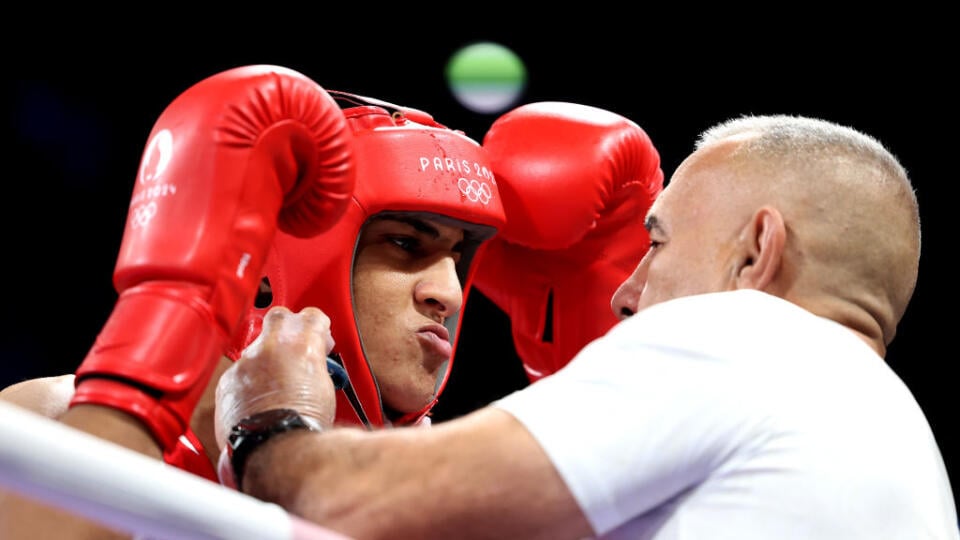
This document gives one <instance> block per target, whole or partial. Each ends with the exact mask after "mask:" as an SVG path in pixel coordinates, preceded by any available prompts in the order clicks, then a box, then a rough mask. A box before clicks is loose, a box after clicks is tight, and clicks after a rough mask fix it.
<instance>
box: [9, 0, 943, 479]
mask: <svg viewBox="0 0 960 540" xmlns="http://www.w3.org/2000/svg"><path fill="white" fill-rule="evenodd" d="M21 15H22V16H19V17H15V16H13V15H11V17H10V19H8V23H10V24H8V26H10V27H11V28H9V29H8V31H12V30H13V29H14V28H13V27H16V26H18V25H22V27H21V28H19V30H20V31H21V34H20V35H21V36H22V37H19V38H17V39H16V40H13V39H12V38H11V37H10V36H9V35H8V36H7V37H5V38H4V40H7V41H8V42H7V43H5V44H4V47H5V50H6V56H7V63H6V64H5V66H4V67H5V71H6V76H5V82H4V85H5V87H6V89H7V91H8V92H9V99H7V100H5V103H6V107H5V113H6V114H5V120H6V126H7V129H8V131H9V137H8V138H7V140H8V142H7V147H6V148H7V150H6V151H5V152H4V162H5V164H6V166H5V175H4V179H5V184H6V192H5V195H4V198H3V200H4V202H5V205H4V206H5V208H4V212H3V218H2V219H3V223H2V224H3V229H2V230H4V231H6V235H5V242H4V246H5V249H4V252H5V253H6V255H5V261H6V264H4V265H3V266H4V273H5V280H4V281H5V286H6V291H7V294H6V295H5V298H6V299H7V303H6V315H5V319H6V323H5V324H4V325H3V329H4V330H3V359H2V364H0V385H2V386H6V385H8V384H11V383H14V382H17V381H19V380H22V379H25V378H29V377H35V376H43V375H53V374H60V373H66V372H70V371H73V369H75V367H76V366H77V365H78V363H79V362H80V361H81V360H82V359H83V357H84V355H85V354H86V352H87V350H88V348H89V347H90V346H91V344H92V343H93V340H94V338H95V336H96V334H97V332H98V331H99V329H100V327H101V325H102V324H103V323H104V321H105V320H106V319H107V317H108V315H109V314H110V311H111V309H112V307H113V302H114V300H115V299H116V293H115V291H114V289H113V286H112V282H111V278H112V272H113V265H114V262H115V258H116V255H117V252H118V249H119V244H120V239H121V233H122V230H123V226H124V222H125V218H126V210H127V205H128V202H129V197H130V194H131V191H132V186H133V181H134V178H135V175H136V171H137V167H138V165H139V159H140V155H141V153H142V151H143V147H144V144H145V143H146V138H147V135H148V133H149V132H150V129H151V127H152V125H153V123H154V121H156V119H157V117H158V116H159V115H160V113H161V112H162V111H163V109H164V108H165V107H166V106H167V104H169V102H170V101H171V100H173V99H174V98H175V97H176V96H177V95H178V94H179V93H180V92H182V91H183V90H185V89H186V88H187V87H189V86H190V85H192V84H194V83H195V82H198V81H199V80H200V79H202V78H205V77H207V76H209V75H212V74H214V73H216V72H219V71H221V70H224V69H228V68H232V67H236V66H240V65H247V64H259V63H264V64H279V65H283V66H286V67H289V68H293V69H296V70H298V71H300V72H302V73H304V74H306V75H307V76H309V77H311V78H313V79H314V80H315V81H316V82H317V83H319V84H320V85H321V86H323V87H325V88H328V89H338V90H346V91H352V92H355V93H359V94H365V95H370V96H374V97H378V98H381V99H384V100H387V101H392V102H395V103H399V104H403V105H407V106H411V107H415V108H419V109H423V110H426V111H429V112H431V113H432V114H433V115H434V116H435V118H437V120H439V121H440V122H442V123H444V124H446V125H448V126H451V127H455V128H459V129H462V130H463V131H465V132H466V133H467V134H468V135H471V136H472V137H473V138H475V139H477V140H480V139H481V138H482V137H483V134H484V133H485V131H486V129H487V128H488V127H489V125H490V124H491V122H492V121H493V120H494V119H495V117H496V116H495V115H483V114H477V113H473V112H470V111H469V110H467V109H465V108H463V107H461V106H460V105H459V104H458V103H457V101H456V100H455V98H454V97H453V95H452V94H451V93H450V91H449V90H448V88H447V85H446V81H445V79H444V74H443V68H444V66H445V64H446V61H447V59H448V58H449V57H450V56H451V55H452V54H453V53H454V52H455V51H456V50H458V49H459V48H460V47H461V46H463V45H466V44H469V43H472V42H475V41H478V40H492V41H496V42H499V43H501V44H504V45H506V46H508V47H510V48H512V49H513V50H514V51H515V52H516V53H518V54H519V55H520V56H521V58H522V59H523V60H524V62H525V64H526V67H527V69H528V80H527V86H526V90H525V93H524V94H523V97H522V100H523V101H524V102H530V101H543V100H564V101H574V102H578V103H582V104H587V105H593V106H597V107H602V108H606V109H610V110H613V111H615V112H618V113H620V114H622V115H624V116H627V117H629V118H631V119H632V120H634V121H636V122H637V123H639V124H640V125H641V126H642V127H643V128H644V129H645V130H646V131H647V132H648V133H649V135H650V136H651V138H652V139H653V141H654V143H655V144H656V145H657V147H658V149H659V151H660V153H661V159H662V165H663V169H664V171H665V173H666V174H667V176H668V177H669V175H670V174H671V173H672V171H673V169H674V168H675V167H676V166H677V165H678V164H679V162H680V161H681V160H682V159H683V157H685V156H686V155H687V154H688V153H689V151H690V150H691V149H692V145H693V142H694V138H695V136H696V135H697V134H698V133H699V132H700V131H701V130H702V129H704V128H706V127H708V126H709V125H711V124H713V123H715V122H717V121H719V120H723V119H726V118H728V117H731V116H734V115H739V114H743V113H796V114H804V115H810V116H818V117H823V118H827V119H830V120H834V121H837V122H840V123H844V124H849V125H851V126H854V127H856V128H859V129H861V130H863V131H866V132H868V133H871V134H872V135H874V136H876V137H878V138H879V139H880V140H881V141H882V142H884V143H885V144H887V146H889V147H890V148H891V149H892V150H893V152H894V153H895V154H896V155H897V156H898V157H899V158H900V159H901V161H902V162H903V164H904V166H905V167H906V168H907V169H908V171H909V172H910V173H911V176H912V178H913V180H914V182H915V185H916V188H917V192H918V197H919V200H920V205H921V214H922V219H923V230H924V233H923V255H922V258H921V269H920V280H919V284H918V286H917V290H916V295H915V297H914V300H913V303H912V304H911V306H910V308H909V310H908V312H907V315H906V317H905V319H904V320H903V322H902V324H901V326H900V328H899V332H898V336H897V339H896V340H895V341H894V343H893V344H892V346H891V347H890V349H889V354H888V361H889V363H890V365H891V366H892V367H893V369H894V370H895V371H896V372H897V373H898V374H899V375H900V376H901V377H902V378H903V379H904V381H905V382H906V383H907V385H908V386H909V387H910V388H911V389H912V390H913V392H914V394H915V395H916V398H917V400H918V402H919V403H920V406H921V407H922V408H923V410H924V411H925V412H926V414H927V416H928V418H929V419H930V422H931V424H932V425H933V429H934V432H935V434H936V436H937V440H938V443H939V444H940V447H941V449H942V451H943V454H944V456H945V459H946V461H947V466H948V469H949V471H950V472H951V477H952V478H953V481H954V484H957V483H958V482H960V480H958V478H960V476H958V475H960V447H958V446H957V442H956V441H955V439H956V435H957V431H958V428H957V423H956V420H955V417H954V415H953V413H951V412H950V411H952V410H955V405H950V403H952V402H953V399H952V397H953V395H954V393H955V382H954V379H953V377H952V376H951V375H950V373H953V372H955V366H954V365H953V363H954V361H955V360H951V358H953V359H955V358H956V357H955V356H954V355H955V354H956V353H955V352H951V351H953V350H954V348H953V342H952V341H950V342H948V341H947V332H948V330H947V326H948V325H950V326H953V325H955V322H956V315H955V312H954V309H955V307H954V305H953V297H954V294H953V282H948V280H947V272H948V271H949V269H951V268H952V260H953V257H951V255H952V248H953V244H954V240H955V235H956V233H957V226H956V221H955V220H954V219H953V217H954V216H955V214H956V212H955V211H954V209H953V207H954V203H953V201H954V198H953V193H954V192H955V191H956V188H955V186H954V185H953V180H954V179H955V176H956V170H957V168H956V165H955V163H956V158H955V156H954V154H955V153H956V148H955V147H956V145H955V139H956V128H955V120H956V114H955V110H956V107H955V101H954V99H955V96H956V95H957V92H956V83H955V82H954V78H955V71H956V66H957V62H956V58H957V57H956V51H957V50H958V49H957V47H956V41H955V39H954V38H953V31H952V30H945V29H942V28H938V26H937V21H938V20H940V17H938V16H936V15H935V14H930V15H931V16H930V20H928V21H926V22H925V23H924V24H923V25H922V26H918V25H914V26H913V27H912V28H910V27H909V26H910V22H911V21H910V17H904V16H902V14H899V13H898V14H892V15H891V17H890V19H891V20H888V21H872V22H870V23H869V24H867V23H866V22H863V23H862V24H861V25H860V26H857V27H856V28H857V30H858V31H857V32H856V33H851V32H850V27H846V26H842V25H837V26H834V27H832V26H831V25H829V24H825V23H824V22H822V21H817V22H814V23H812V24H811V25H810V26H807V27H805V28H803V29H802V30H796V31H791V30H787V29H785V28H784V27H782V26H780V25H779V24H776V23H777V21H773V22H774V24H770V25H769V26H762V25H759V24H752V25H742V26H741V25H735V26H732V27H728V28H725V29H724V31H723V32H715V33H712V32H703V33H700V32H693V31H689V29H688V28H686V27H685V26H684V25H683V24H682V23H678V22H676V21H669V20H664V21H660V23H661V27H660V28H659V30H660V33H659V34H658V36H657V37H654V36H653V35H651V34H650V33H649V27H650V25H651V24H652V21H650V20H644V21H642V22H641V21H634V20H631V19H628V18H626V17H623V16H617V15H614V16H613V18H614V19H618V18H619V19H620V22H616V21H614V23H615V24H617V26H616V27H614V28H610V27H609V25H610V24H614V23H611V21H609V20H608V21H606V23H605V25H604V26H597V25H592V24H591V22H590V21H578V24H577V25H569V26H563V25H558V24H554V23H548V22H547V21H546V19H544V20H538V21H536V22H535V23H532V24H531V25H528V26H527V27H523V26H521V25H517V26H516V28H515V29H514V30H510V31H508V30H493V29H491V27H490V26H489V25H488V24H485V23H483V22H482V21H476V20H471V19H469V18H467V19H464V18H451V19H444V20H440V21H425V20H421V19H419V18H418V17H417V15H416V14H408V15H403V14H397V13H391V14H386V13H380V14H373V13H366V14H363V15H362V16H359V15H358V16H341V17H339V18H336V19H335V20H334V22H331V19H334V18H332V17H323V16H320V17H317V16H309V17H308V16H306V15H298V14H296V13H290V12H287V13H284V14H283V16H282V17H281V16H279V15H275V14H269V13H258V14H253V15H251V16H250V17H249V18H248V19H246V20H244V21H242V24H237V23H236V22H232V21H231V22H228V21H226V20H220V19H216V18H207V19H204V20H203V21H202V23H201V21H198V20H197V19H196V17H197V15H196V14H195V13H192V12H189V11H188V12H180V13H175V14H174V15H176V16H175V17H170V19H169V20H168V21H153V22H152V23H151V24H145V22H144V21H145V20H148V19H149V18H150V17H152V16H153V14H146V15H141V16H138V17H137V18H131V19H130V20H127V21H125V22H124V23H123V24H117V25H109V26H108V25H106V24H95V25H94V26H90V25H89V24H82V23H80V22H79V21H78V23H77V24H75V25H74V24H71V25H70V26H67V24H68V23H69V22H70V17H71V15H72V14H65V13H62V12H61V13H60V14H59V15H60V16H61V17H60V19H58V20H61V21H63V22H61V24H60V25H59V26H54V25H51V24H50V23H49V21H46V20H45V19H40V18H38V16H37V15H36V14H34V15H26V14H21ZM84 15H85V16H90V15H91V14H90V13H85V14H84ZM321 15H322V14H321ZM104 16H105V15H104ZM114 16H116V14H114ZM38 21H40V22H38ZM374 23H376V24H374ZM905 35H910V36H911V37H910V38H909V39H905V38H904V37H903V36H905ZM473 300H474V302H473V304H472V305H471V306H470V307H469V308H468V310H467V312H466V314H465V317H467V318H468V320H473V321H474V325H473V332H469V333H467V334H465V335H464V336H463V344H464V345H465V346H464V347H462V348H461V351H460V352H459V355H458V357H457V363H456V369H455V370H454V374H453V376H452V379H451V381H450V384H449V385H448V387H447V391H446V392H445V394H444V396H443V399H442V400H441V404H440V406H439V407H438V408H437V410H436V412H437V418H438V419H443V418H449V417H453V416H457V415H459V414H462V413H463V412H465V411H467V410H469V409H471V408H473V407H476V406H479V405H482V404H484V403H486V402H487V401H489V400H490V399H493V398H494V397H497V396H499V395H501V394H502V393H504V392H506V391H509V390H510V389H513V388H516V387H518V386H521V385H522V384H523V382H524V380H523V376H522V372H521V371H520V368H519V364H518V361H517V360H516V358H515V357H514V356H513V352H512V350H511V349H510V344H509V335H508V334H507V333H506V332H507V328H508V324H509V322H508V321H507V320H506V319H505V318H504V317H503V315H502V314H500V313H498V312H497V311H496V310H495V309H493V308H492V307H491V306H490V304H489V302H487V301H486V299H484V298H482V297H480V296H479V295H477V296H475V297H473ZM481 319H482V320H484V321H485V323H482V324H480V323H477V322H476V321H478V320H481ZM467 326H470V325H467ZM481 329H482V331H481ZM491 334H492V335H494V336H495V337H493V338H491V337H490V335H491ZM823 376H824V377H829V376H830V374H829V373H824V374H823ZM850 392H851V393H854V394H855V393H856V392H857V389H856V388H851V389H850ZM810 399H816V396H810ZM621 412H622V411H609V412H607V413H603V412H602V411H598V414H619V413H621ZM571 429H576V426H571ZM854 429H855V426H851V430H854ZM897 466H899V464H897V463H891V464H890V467H897ZM878 474H882V471H878Z"/></svg>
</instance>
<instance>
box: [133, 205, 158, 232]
mask: <svg viewBox="0 0 960 540" xmlns="http://www.w3.org/2000/svg"><path fill="white" fill-rule="evenodd" d="M155 215H157V203H156V201H150V202H148V203H147V204H141V205H139V206H136V207H134V208H133V209H132V210H131V212H130V228H131V229H141V228H143V227H146V226H147V225H149V224H150V220H152V219H153V216H155Z"/></svg>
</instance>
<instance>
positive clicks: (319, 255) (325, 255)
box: [229, 91, 505, 427]
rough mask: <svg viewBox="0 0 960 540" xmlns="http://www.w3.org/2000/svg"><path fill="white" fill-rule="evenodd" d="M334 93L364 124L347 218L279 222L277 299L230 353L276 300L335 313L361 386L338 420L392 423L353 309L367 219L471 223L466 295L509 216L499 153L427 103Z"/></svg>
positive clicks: (455, 332) (343, 402)
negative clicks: (497, 172) (301, 231)
mask: <svg viewBox="0 0 960 540" xmlns="http://www.w3.org/2000/svg"><path fill="white" fill-rule="evenodd" d="M330 94H331V95H332V96H333V97H334V99H336V100H337V101H338V102H340V103H341V106H343V107H346V108H344V110H343V113H344V116H345V117H346V119H347V124H348V125H350V126H351V128H352V130H353V134H354V140H353V147H354V153H355V155H356V157H357V159H356V164H357V177H356V187H355V190H354V193H353V198H352V200H351V204H349V206H348V208H347V211H346V212H345V213H344V215H343V217H342V218H340V220H339V221H338V222H337V224H336V225H334V226H333V227H332V228H330V229H329V230H328V231H326V232H324V233H322V234H320V235H319V236H315V237H313V238H307V239H301V238H296V237H293V236H291V235H288V234H286V233H283V232H280V231H278V232H277V236H276V238H275V240H274V244H273V248H272V250H271V253H270V255H269V256H268V258H267V261H266V263H265V266H264V270H263V273H264V275H265V278H266V279H267V280H269V283H270V286H271V288H272V300H271V299H267V300H266V301H263V302H260V301H258V303H257V305H256V306H255V307H254V308H253V309H252V310H251V312H250V314H249V315H248V318H247V321H246V322H245V324H244V326H243V329H242V330H241V334H240V335H239V337H238V338H237V339H238V341H237V342H236V344H235V347H234V348H233V350H232V351H230V353H229V354H230V356H231V357H233V358H235V359H236V358H238V357H239V353H240V351H241V350H242V348H243V347H244V346H246V345H248V344H249V343H250V342H251V341H253V339H254V338H256V336H257V335H259V333H260V329H261V326H262V320H263V315H264V314H265V313H266V311H267V309H269V308H270V307H271V306H274V305H284V306H287V307H288V308H290V310H292V311H294V312H296V311H299V310H300V309H303V308H304V307H307V306H315V307H318V308H320V309H321V310H323V312H324V313H326V314H327V315H328V316H329V317H330V320H331V322H332V323H333V324H332V328H331V331H332V334H333V339H334V341H335V342H336V346H335V349H334V353H336V354H338V355H339V358H340V360H341V362H342V365H343V367H344V368H345V369H346V371H347V374H348V376H349V379H350V387H352V391H351V389H350V388H346V389H343V390H340V391H338V392H337V422H346V423H354V424H357V423H360V424H366V425H368V426H374V427H376V426H383V425H384V424H385V423H387V419H386V418H385V417H384V411H383V403H382V401H381V399H380V391H379V388H378V386H377V381H376V378H375V377H374V375H373V374H372V373H371V371H370V366H369V364H368V362H367V359H366V356H365V353H364V350H363V345H362V342H361V340H360V335H359V332H358V329H357V324H356V318H355V316H354V311H353V300H352V286H351V278H352V275H353V258H354V254H355V248H356V242H357V239H358V238H359V235H360V231H361V229H362V227H363V226H364V225H365V224H366V222H367V220H368V219H369V218H371V217H372V216H375V215H377V214H381V213H384V212H388V213H405V214H408V213H411V212H413V213H420V214H425V215H426V217H429V218H430V219H440V220H447V221H448V222H450V223H453V224H455V225H456V226H458V227H463V228H464V229H465V230H466V231H467V234H466V235H465V238H464V240H465V242H464V244H465V246H464V252H463V256H462V257H461V260H460V263H459V264H458V265H457V273H458V275H459V277H460V283H461V285H462V287H463V298H464V301H466V299H467V295H468V293H469V291H470V287H471V282H472V279H473V265H472V264H471V263H472V261H473V255H474V254H475V253H476V250H477V248H479V246H480V244H481V243H482V242H483V241H484V240H486V239H488V238H489V237H490V236H492V235H493V233H494V232H495V231H496V230H498V229H501V228H502V227H503V224H504V221H505V218H504V213H503V206H502V205H501V201H500V195H499V193H498V191H497V184H496V181H495V179H494V177H493V172H492V170H491V168H490V165H489V160H488V159H487V156H486V154H485V152H484V150H483V148H482V147H481V146H480V145H479V144H478V143H477V142H476V141H474V140H472V139H470V138H469V137H467V136H466V135H465V134H464V133H463V132H461V131H456V130H451V129H449V128H447V127H446V126H443V125H441V124H439V123H437V122H436V121H435V120H434V119H433V118H432V117H431V116H430V115H429V114H427V113H425V112H423V111H419V110H415V109H410V108H405V107H398V106H396V105H392V104H389V103H386V102H382V101H379V100H374V99H370V98H366V97H362V96H357V95H354V94H347V93H343V92H333V91H331V92H330ZM451 220H452V221H451ZM258 300H259V299H258ZM461 312H462V310H461ZM445 324H446V326H447V327H448V330H449V331H450V336H451V340H452V341H453V345H454V348H456V342H457V337H458V336H459V330H460V318H459V317H451V319H449V320H448V321H447V322H446V323H445ZM451 365H452V359H451V361H448V362H447V364H446V366H445V368H444V369H443V370H442V373H441V375H440V376H439V380H438V381H437V391H436V393H435V396H439V395H440V393H441V391H442V390H443V387H444V386H445V384H446V381H447V378H448V376H449V373H450V368H451ZM351 394H352V395H351ZM434 403H436V398H434V401H433V402H432V403H430V404H429V405H427V406H426V407H424V408H423V409H422V410H421V411H418V412H416V413H414V414H408V415H406V416H404V417H403V418H401V419H399V420H395V421H394V423H398V424H399V423H415V422H417V421H419V420H420V419H422V418H423V416H425V415H426V414H427V413H428V412H429V411H430V409H431V408H433V405H434Z"/></svg>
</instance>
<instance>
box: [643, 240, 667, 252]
mask: <svg viewBox="0 0 960 540" xmlns="http://www.w3.org/2000/svg"><path fill="white" fill-rule="evenodd" d="M662 245H663V242H658V241H656V240H650V246H649V247H648V248H647V251H650V250H652V249H656V248H658V247H660V246H662Z"/></svg>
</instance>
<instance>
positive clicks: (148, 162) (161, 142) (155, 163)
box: [140, 129, 173, 184]
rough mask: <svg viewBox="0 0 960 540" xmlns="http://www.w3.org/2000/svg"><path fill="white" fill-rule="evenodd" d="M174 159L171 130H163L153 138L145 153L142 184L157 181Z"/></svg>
mask: <svg viewBox="0 0 960 540" xmlns="http://www.w3.org/2000/svg"><path fill="white" fill-rule="evenodd" d="M172 157H173V134H172V133H170V130H169V129H162V130H160V131H159V132H157V134H156V135H154V136H153V139H151V140H150V144H148V145H147V149H146V150H145V151H144V152H143V161H142V162H141V163H140V183H141V184H146V183H147V182H153V181H156V180H157V179H158V178H159V177H160V175H161V174H163V171H165V170H166V169H167V165H169V164H170V159H171V158H172Z"/></svg>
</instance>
